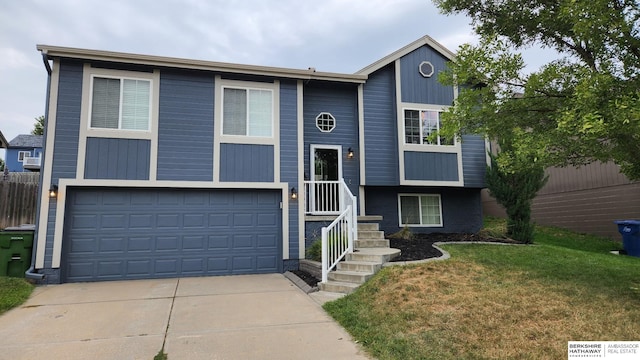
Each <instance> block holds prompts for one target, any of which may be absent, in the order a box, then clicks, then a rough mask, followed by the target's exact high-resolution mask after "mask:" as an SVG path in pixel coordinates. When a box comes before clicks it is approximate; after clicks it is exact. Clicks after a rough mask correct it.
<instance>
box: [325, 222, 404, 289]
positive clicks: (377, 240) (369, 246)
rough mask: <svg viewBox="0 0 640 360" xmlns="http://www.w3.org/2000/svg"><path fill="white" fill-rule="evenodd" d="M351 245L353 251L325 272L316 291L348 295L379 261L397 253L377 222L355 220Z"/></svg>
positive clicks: (376, 270)
mask: <svg viewBox="0 0 640 360" xmlns="http://www.w3.org/2000/svg"><path fill="white" fill-rule="evenodd" d="M354 246H355V248H356V250H355V251H354V252H353V253H352V254H348V255H347V256H346V259H345V260H343V261H341V262H340V263H338V265H337V269H336V270H334V271H331V272H330V273H329V274H328V280H327V282H326V283H319V284H318V285H319V286H320V290H322V291H329V292H336V293H344V294H350V293H352V292H354V291H355V290H356V289H357V288H358V286H360V285H362V284H364V283H365V282H366V281H367V280H369V279H370V278H371V277H372V276H373V275H374V274H375V273H377V272H378V271H379V270H380V269H381V268H382V264H384V263H386V262H389V261H390V260H391V259H393V258H395V257H397V256H399V255H400V250H398V249H392V248H390V247H389V240H387V239H385V238H384V232H383V231H380V230H379V228H378V224H377V223H359V224H358V240H356V242H355V244H354Z"/></svg>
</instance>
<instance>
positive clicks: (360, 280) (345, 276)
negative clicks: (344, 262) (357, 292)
mask: <svg viewBox="0 0 640 360" xmlns="http://www.w3.org/2000/svg"><path fill="white" fill-rule="evenodd" d="M372 276H373V273H366V272H361V271H347V270H336V271H331V272H329V274H328V275H327V278H328V280H333V281H340V282H348V283H354V284H358V285H361V284H364V283H365V282H366V281H367V280H369V279H370V278H371V277H372Z"/></svg>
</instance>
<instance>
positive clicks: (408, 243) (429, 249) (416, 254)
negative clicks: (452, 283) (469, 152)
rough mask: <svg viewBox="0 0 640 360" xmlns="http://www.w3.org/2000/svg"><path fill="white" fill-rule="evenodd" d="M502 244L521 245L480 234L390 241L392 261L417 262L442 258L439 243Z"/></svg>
mask: <svg viewBox="0 0 640 360" xmlns="http://www.w3.org/2000/svg"><path fill="white" fill-rule="evenodd" d="M472 241H482V242H500V243H509V244H520V242H517V241H515V240H511V239H498V238H493V237H488V236H483V235H479V234H445V233H432V234H412V238H411V239H408V240H406V239H389V245H390V247H392V248H395V249H400V251H401V252H400V256H398V257H396V258H395V259H393V260H391V261H392V262H397V261H415V260H425V259H430V258H437V257H440V256H442V253H441V252H440V250H438V249H436V248H434V247H433V244H434V243H437V242H472ZM292 273H294V274H296V275H297V276H298V277H299V278H300V279H302V280H303V281H304V282H306V283H307V284H309V286H311V287H314V286H316V285H317V284H318V282H319V280H318V279H316V278H315V277H313V275H311V274H309V273H307V272H304V271H300V270H295V271H292Z"/></svg>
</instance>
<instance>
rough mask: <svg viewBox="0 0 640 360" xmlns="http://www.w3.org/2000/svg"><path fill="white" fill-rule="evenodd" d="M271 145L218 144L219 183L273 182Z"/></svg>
mask: <svg viewBox="0 0 640 360" xmlns="http://www.w3.org/2000/svg"><path fill="white" fill-rule="evenodd" d="M273 160H274V157H273V146H272V145H247V144H220V181H249V182H256V181H257V182H273V179H274V176H273V175H274V163H273Z"/></svg>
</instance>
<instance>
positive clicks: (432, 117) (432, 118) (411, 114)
mask: <svg viewBox="0 0 640 360" xmlns="http://www.w3.org/2000/svg"><path fill="white" fill-rule="evenodd" d="M439 130H440V111H438V110H413V109H405V110H404V142H405V144H427V145H453V144H454V142H453V139H448V138H445V137H442V136H439V135H436V136H433V137H432V134H434V133H437V132H438V131H439Z"/></svg>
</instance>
